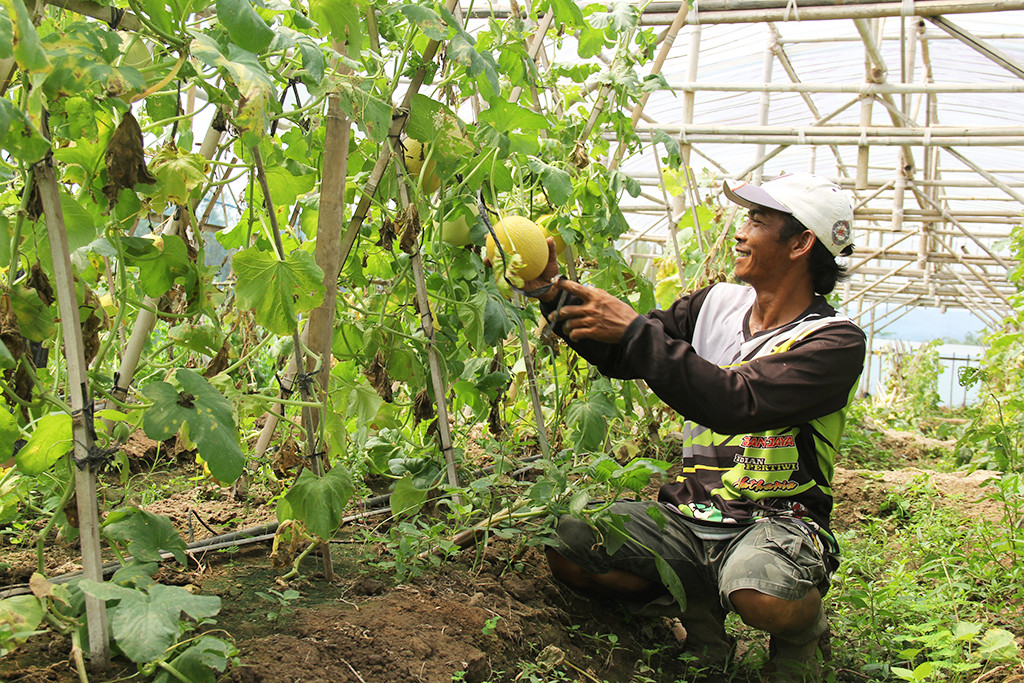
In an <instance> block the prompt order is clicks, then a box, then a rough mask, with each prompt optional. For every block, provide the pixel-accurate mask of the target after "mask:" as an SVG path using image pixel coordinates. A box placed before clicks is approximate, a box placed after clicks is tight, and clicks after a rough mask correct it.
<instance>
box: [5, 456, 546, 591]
mask: <svg viewBox="0 0 1024 683" xmlns="http://www.w3.org/2000/svg"><path fill="white" fill-rule="evenodd" d="M540 458H541V456H539V455H535V456H531V457H529V458H523V459H522V460H521V462H524V463H528V464H527V465H525V466H524V467H520V468H519V469H517V470H514V471H513V472H510V473H509V476H511V477H512V478H514V479H519V478H521V477H522V476H523V475H525V474H526V473H527V472H529V471H530V470H531V469H533V465H532V464H529V463H533V462H535V461H537V460H539V459H540ZM494 468H495V465H488V466H487V467H484V468H483V469H480V470H478V471H477V472H476V473H474V476H480V475H483V474H489V473H491V472H493V471H494ZM390 504H391V494H390V493H386V494H384V495H381V496H374V497H372V498H367V499H365V500H363V501H362V502H360V503H358V504H357V506H358V507H361V508H362V509H363V512H359V513H356V514H353V515H350V516H348V517H345V518H343V519H342V523H343V524H345V523H349V522H354V521H356V520H359V519H363V518H365V517H372V516H374V515H378V514H384V513H385V512H388V506H389V505H390ZM277 527H278V523H277V522H268V523H267V524H260V525H258V526H254V527H249V528H247V529H239V530H237V531H231V532H228V533H226V534H220V535H219V536H211V537H210V538H204V539H202V540H199V541H193V542H192V543H189V544H187V545H186V546H185V550H186V553H188V554H190V555H191V554H193V551H202V553H204V554H205V553H206V552H209V551H212V550H224V549H225V548H236V547H239V546H243V545H250V544H253V543H265V542H267V541H271V540H273V539H274V535H275V534H276V533H277ZM173 557H174V555H173V554H171V553H160V561H161V562H163V561H166V560H169V559H172V558H173ZM131 559H132V558H131V556H130V555H129V556H127V557H125V560H131ZM121 567H122V564H121V563H120V562H105V563H104V564H103V566H102V572H103V578H104V579H107V578H110V577H111V576H113V574H114V572H116V571H117V570H118V569H120V568H121ZM81 575H82V572H80V571H78V572H69V573H67V574H61V575H59V576H54V577H51V578H49V579H47V580H48V581H50V582H51V583H57V584H61V583H67V582H69V581H71V580H72V579H75V578H78V577H79V576H81ZM31 592H32V590H31V588H29V585H28V584H27V583H16V584H13V585H10V586H7V587H5V588H0V600H3V599H5V598H10V597H13V596H15V595H28V594H30V593H31Z"/></svg>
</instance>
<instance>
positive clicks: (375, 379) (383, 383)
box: [363, 351, 395, 403]
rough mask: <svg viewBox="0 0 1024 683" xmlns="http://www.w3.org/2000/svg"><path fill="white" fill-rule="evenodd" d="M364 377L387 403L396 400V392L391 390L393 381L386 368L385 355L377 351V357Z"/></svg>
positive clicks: (364, 372) (364, 373)
mask: <svg viewBox="0 0 1024 683" xmlns="http://www.w3.org/2000/svg"><path fill="white" fill-rule="evenodd" d="M363 375H364V376H365V377H366V379H367V380H368V381H369V382H370V386H372V387H373V388H374V390H375V391H376V392H377V395H378V396H380V397H381V398H382V399H384V400H385V401H386V402H387V403H391V402H393V401H394V400H395V396H394V392H393V391H392V389H391V383H392V380H391V377H390V376H389V375H388V371H387V368H386V367H385V360H384V354H382V353H381V352H380V351H377V355H375V356H374V357H373V362H372V363H370V367H368V368H366V370H364V371H363Z"/></svg>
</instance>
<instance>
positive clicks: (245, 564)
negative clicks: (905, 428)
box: [0, 435, 1024, 683]
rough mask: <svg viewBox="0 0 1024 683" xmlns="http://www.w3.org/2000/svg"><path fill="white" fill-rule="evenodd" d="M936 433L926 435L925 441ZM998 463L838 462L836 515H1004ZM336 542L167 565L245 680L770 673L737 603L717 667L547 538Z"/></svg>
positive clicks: (713, 677)
mask: <svg viewBox="0 0 1024 683" xmlns="http://www.w3.org/2000/svg"><path fill="white" fill-rule="evenodd" d="M895 438H904V437H903V436H902V435H901V436H898V437H895ZM919 445H920V444H919ZM932 446H933V444H926V445H925V447H922V448H921V449H920V452H921V453H925V452H927V451H928V450H930V448H931V447H932ZM987 476H988V473H978V472H976V473H974V474H973V475H971V476H964V475H963V474H962V473H957V474H943V473H939V472H935V471H930V470H928V469H925V468H923V467H921V468H919V467H907V468H905V469H902V470H897V471H889V472H874V471H867V470H845V469H837V471H836V473H835V478H834V490H835V499H836V509H835V513H834V517H833V520H834V527H835V529H836V530H837V531H840V532H841V531H843V530H846V529H851V528H856V527H857V526H858V525H860V524H862V523H863V520H864V518H866V517H877V516H878V515H880V514H885V511H886V510H887V509H888V508H887V506H888V505H889V504H890V503H891V501H892V500H893V498H894V496H896V497H898V496H899V494H900V493H901V492H902V491H904V490H905V489H906V488H907V487H908V486H915V487H928V488H932V489H934V490H935V492H936V495H935V497H934V500H935V501H936V503H935V504H937V505H951V506H956V507H958V508H960V509H962V510H963V511H965V512H966V513H968V514H970V515H977V516H982V517H987V518H995V517H997V516H998V515H999V509H998V507H997V506H995V505H994V504H991V503H989V502H987V501H984V500H981V499H982V497H983V493H984V490H983V486H984V481H985V479H986V478H987ZM211 491H212V492H215V493H216V495H213V493H212V492H211ZM979 501H980V502H979ZM256 507H257V508H258V509H259V510H262V508H261V507H259V506H256ZM149 509H150V510H152V511H154V512H160V513H161V514H166V515H168V516H170V517H171V519H172V520H173V521H174V523H175V525H176V526H177V527H178V529H179V530H180V531H182V533H183V534H184V533H187V531H188V528H189V527H188V524H189V519H190V518H192V519H193V525H192V530H193V532H194V533H197V534H209V533H210V532H209V531H207V530H206V529H205V528H197V526H198V527H201V526H202V525H197V524H195V521H194V520H195V516H194V515H193V514H192V513H191V512H190V511H195V512H196V513H197V514H198V516H199V518H201V519H203V520H204V521H205V522H206V523H207V524H208V525H209V526H210V527H211V530H213V531H217V532H218V533H220V532H222V531H224V530H229V529H230V528H238V527H241V526H245V525H252V524H255V523H259V522H260V521H263V519H261V518H259V516H258V515H256V514H254V512H253V510H252V509H250V508H249V507H247V505H245V504H242V503H238V502H236V501H234V500H233V499H232V498H231V496H230V493H229V492H228V491H226V490H218V489H216V488H214V489H212V490H211V489H207V488H206V485H205V484H204V485H202V486H197V487H194V488H193V489H192V490H190V491H188V492H187V493H179V494H175V495H173V496H170V497H169V498H167V499H165V500H161V501H159V502H156V503H153V504H152V505H150V506H149ZM331 547H332V553H333V564H334V566H335V572H336V581H334V582H333V583H331V582H328V581H326V580H325V579H324V576H323V574H322V566H321V565H320V561H319V558H317V557H316V555H315V553H313V554H311V555H310V556H309V559H308V560H307V562H306V563H305V564H303V567H302V569H303V571H302V574H301V576H300V578H299V579H298V580H295V581H293V582H292V583H290V584H288V585H287V586H285V585H283V584H282V583H281V582H280V579H279V577H280V576H281V573H282V570H280V569H275V568H273V567H272V566H271V561H270V559H269V557H268V556H269V549H268V548H267V547H266V546H247V547H245V548H242V549H237V550H235V551H233V552H228V553H224V552H222V553H219V554H214V553H211V554H209V555H208V556H207V557H205V559H203V563H202V564H201V565H200V566H198V567H192V568H190V569H188V570H181V569H175V568H173V567H171V566H166V567H165V568H164V569H162V570H161V574H160V575H158V578H160V579H161V580H162V581H164V582H166V583H174V584H177V585H185V586H188V587H190V590H195V591H199V592H202V593H204V594H208V595H217V596H219V597H220V598H221V600H222V608H221V612H220V614H219V615H218V617H217V624H216V625H215V626H213V627H212V628H213V629H214V630H218V631H222V633H219V634H217V635H222V636H223V635H224V634H223V632H226V633H228V634H230V636H231V638H232V639H233V640H234V642H235V644H236V646H237V648H238V650H239V663H238V664H237V665H235V666H233V667H231V668H230V669H229V671H228V672H227V673H226V674H225V676H224V679H225V680H230V681H235V682H238V683H257V682H292V681H294V682H298V681H304V682H310V681H331V682H352V683H375V682H379V683H384V682H386V683H404V682H410V683H412V682H416V683H438V682H441V683H444V682H447V681H467V682H470V683H483V682H484V681H491V682H493V683H498V682H499V681H502V682H515V681H524V682H525V681H554V680H561V681H581V682H586V681H599V682H600V681H616V682H617V681H622V682H626V681H637V682H641V681H662V680H665V681H700V680H707V681H726V680H728V681H757V680H760V677H761V673H762V672H761V668H762V663H763V660H764V657H765V654H764V653H765V649H766V643H765V639H764V637H763V636H761V635H758V634H751V633H750V631H749V630H743V629H742V628H737V627H738V621H733V620H734V619H735V616H734V615H732V616H730V622H729V625H730V630H731V631H733V632H734V633H737V634H739V635H740V636H741V642H740V646H739V649H738V653H737V656H736V659H735V662H734V663H733V665H732V666H731V667H730V668H729V670H728V671H726V672H723V671H721V670H720V669H716V668H701V667H700V666H699V662H698V661H695V660H694V659H693V658H692V657H690V656H688V655H687V654H686V652H685V646H684V645H683V644H681V643H680V642H679V640H678V639H677V638H676V636H675V634H674V632H673V630H672V623H671V622H670V621H669V620H666V619H664V618H637V617H632V616H630V615H629V614H627V613H626V612H624V611H623V610H622V609H621V608H619V607H618V606H616V605H614V604H611V603H608V602H603V601H600V600H594V599H589V598H585V597H583V596H580V595H577V594H575V593H573V592H572V591H570V590H568V589H566V588H565V587H563V586H561V585H559V584H557V583H555V582H554V581H552V580H551V578H550V576H549V574H548V571H547V568H546V563H545V561H544V558H543V554H542V553H541V552H540V550H539V549H537V548H534V547H525V548H524V547H518V546H515V545H512V544H510V543H508V542H504V541H499V542H496V543H492V544H490V545H489V546H487V547H486V549H484V548H483V547H482V546H478V547H477V549H476V552H473V551H470V550H467V551H463V552H462V553H459V554H458V555H456V556H455V557H453V558H450V559H447V560H440V559H438V560H437V561H436V566H435V567H429V568H423V569H420V570H417V571H418V572H419V573H418V575H407V576H405V577H404V578H403V579H402V580H401V581H399V580H397V579H396V572H395V568H394V567H393V566H391V565H388V561H393V559H394V558H393V556H392V555H389V554H384V553H382V552H380V551H379V549H378V548H376V547H374V546H372V545H367V544H365V543H364V542H363V537H362V536H360V535H359V529H357V528H350V529H348V528H347V529H346V530H343V533H342V534H341V535H340V537H339V538H338V539H337V542H335V543H333V544H332V546H331ZM69 548H70V545H69ZM50 550H54V549H53V548H51V549H50ZM57 555H58V556H61V557H63V556H64V554H62V553H57ZM12 559H14V560H15V561H14V562H12V560H11V559H6V558H5V561H6V562H8V563H9V564H12V565H13V564H17V558H12ZM56 561H58V560H53V562H56ZM49 564H52V562H48V566H49ZM66 564H67V563H66ZM72 564H73V563H72ZM27 565H28V569H27V570H26V569H25V568H21V569H18V568H15V569H14V570H13V571H12V573H11V574H10V576H8V577H6V578H7V579H8V580H9V581H10V580H12V579H14V580H16V579H17V577H18V576H21V575H24V574H25V572H26V571H28V572H29V573H30V571H31V566H33V565H34V555H33V556H31V557H29V558H28V562H27ZM69 566H70V565H69ZM19 571H20V573H19ZM286 588H290V589H294V590H297V591H298V596H297V597H289V598H284V597H275V596H274V594H273V593H272V591H276V592H277V595H278V596H281V595H284V594H283V591H284V590H286ZM261 593H262V594H263V595H262V596H261V595H260V594H261ZM69 651H70V644H69V643H68V641H67V640H66V639H64V638H60V637H49V638H47V637H38V638H34V639H31V640H29V641H28V643H26V644H25V645H24V646H22V647H21V648H20V649H18V650H16V651H15V652H14V653H13V654H11V655H9V656H8V657H7V658H5V659H4V660H2V661H0V680H2V681H9V682H10V683H15V682H47V683H51V682H52V683H64V682H71V681H76V680H78V679H77V677H76V676H75V674H74V670H73V667H72V666H71V664H70V663H69V662H68V652H69ZM1006 673H1007V675H1006V676H1004V677H1003V678H1002V679H999V678H991V679H988V678H986V680H992V681H996V680H1004V681H1016V682H1017V683H1021V682H1022V681H1024V677H1021V676H1020V675H1019V674H1020V673H1021V672H1020V671H1019V670H1016V671H1012V672H1011V671H1007V672H1006ZM133 675H134V676H135V678H136V679H138V675H137V673H136V672H135V669H134V667H126V666H124V665H121V666H120V668H116V669H114V670H112V671H109V672H107V673H106V674H103V675H99V674H94V675H93V676H91V678H90V680H93V681H99V680H125V679H127V678H129V677H132V676H133ZM844 675H845V674H838V675H837V676H836V679H835V680H839V681H854V680H862V678H863V677H862V676H859V675H858V674H850V676H849V677H844Z"/></svg>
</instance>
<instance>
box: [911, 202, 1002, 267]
mask: <svg viewBox="0 0 1024 683" xmlns="http://www.w3.org/2000/svg"><path fill="white" fill-rule="evenodd" d="M910 186H911V189H912V190H913V191H914V194H916V195H918V196H919V197H921V199H922V200H923V201H925V202H926V203H928V204H930V205H931V206H932V207H934V208H935V210H936V211H938V212H939V213H940V214H941V215H942V217H943V218H945V219H946V220H947V221H949V222H950V223H952V224H953V225H955V226H956V227H957V228H959V229H960V232H962V233H963V234H964V235H966V236H967V237H969V238H970V239H971V241H972V242H974V243H975V244H977V245H978V247H979V248H980V249H981V250H982V251H983V252H985V253H986V254H988V255H989V256H991V257H992V258H993V259H994V260H995V261H996V262H997V263H998V264H999V265H1001V266H1003V267H1004V268H1006V269H1007V270H1010V268H1011V265H1010V264H1009V263H1008V262H1007V261H1006V260H1005V259H1003V258H1002V257H1001V256H999V255H997V254H996V253H995V252H993V251H992V250H991V249H989V248H988V245H986V244H985V243H984V242H983V241H982V240H980V239H979V238H978V237H977V236H976V235H975V234H974V233H972V232H971V231H970V230H968V229H967V228H966V227H964V225H963V224H962V223H960V221H958V220H957V219H956V218H955V217H954V216H953V214H951V213H950V212H949V211H947V210H946V209H945V207H943V206H942V205H941V204H939V203H938V202H937V201H935V200H934V199H932V198H931V197H929V196H928V195H927V194H925V193H924V192H922V191H921V190H919V189H918V188H917V187H915V186H914V184H913V182H911V184H910Z"/></svg>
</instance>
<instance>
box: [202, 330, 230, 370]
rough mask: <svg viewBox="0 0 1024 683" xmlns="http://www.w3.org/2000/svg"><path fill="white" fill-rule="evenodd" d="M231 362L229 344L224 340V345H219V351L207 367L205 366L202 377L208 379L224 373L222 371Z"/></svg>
mask: <svg viewBox="0 0 1024 683" xmlns="http://www.w3.org/2000/svg"><path fill="white" fill-rule="evenodd" d="M230 361H231V344H229V343H228V340H227V339H226V338H225V339H224V343H223V344H221V345H220V350H218V351H217V355H216V356H214V357H213V360H211V361H210V363H209V365H207V366H206V372H204V373H203V377H205V378H206V379H210V378H211V377H214V376H216V375H219V374H220V373H222V372H224V369H225V368H226V367H227V366H228V365H229V364H230Z"/></svg>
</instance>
